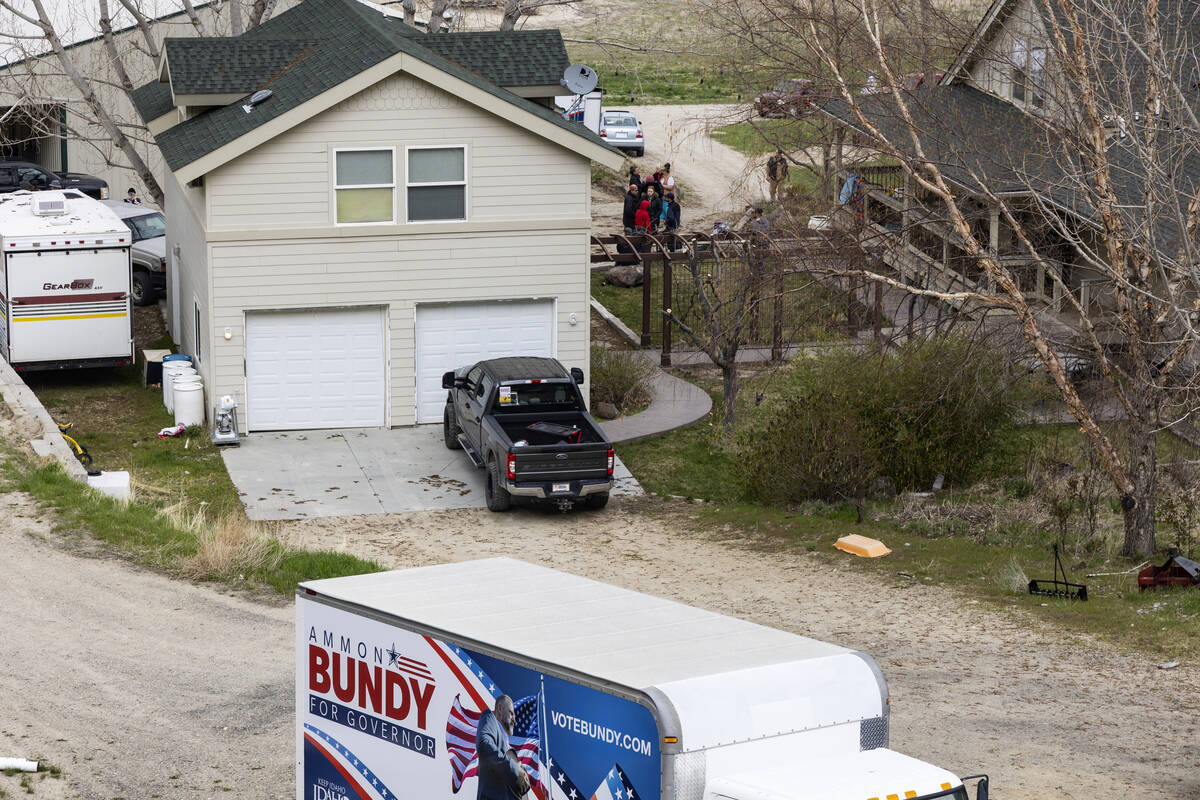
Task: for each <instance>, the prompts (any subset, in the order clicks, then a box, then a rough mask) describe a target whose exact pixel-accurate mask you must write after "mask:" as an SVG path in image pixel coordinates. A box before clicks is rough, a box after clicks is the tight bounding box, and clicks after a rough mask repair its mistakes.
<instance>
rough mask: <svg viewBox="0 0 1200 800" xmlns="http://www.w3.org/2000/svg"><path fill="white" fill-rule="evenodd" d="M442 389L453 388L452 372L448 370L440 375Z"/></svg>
mask: <svg viewBox="0 0 1200 800" xmlns="http://www.w3.org/2000/svg"><path fill="white" fill-rule="evenodd" d="M442 388H443V389H453V388H454V370H450V371H449V372H443V373H442Z"/></svg>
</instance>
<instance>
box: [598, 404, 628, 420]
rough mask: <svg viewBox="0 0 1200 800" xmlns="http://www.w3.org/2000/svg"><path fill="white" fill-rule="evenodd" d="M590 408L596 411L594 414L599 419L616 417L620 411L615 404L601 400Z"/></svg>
mask: <svg viewBox="0 0 1200 800" xmlns="http://www.w3.org/2000/svg"><path fill="white" fill-rule="evenodd" d="M592 410H593V411H595V412H596V416H597V417H599V418H600V419H616V418H617V417H619V416H620V415H621V412H619V411H617V407H616V406H614V405H613V404H612V403H605V402H603V401H601V402H599V403H596V407H595V408H594V409H592Z"/></svg>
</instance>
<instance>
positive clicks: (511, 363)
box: [442, 357, 614, 511]
mask: <svg viewBox="0 0 1200 800" xmlns="http://www.w3.org/2000/svg"><path fill="white" fill-rule="evenodd" d="M581 383H583V371H582V370H580V369H572V370H571V371H570V372H568V371H567V369H566V368H565V367H563V365H562V364H560V363H558V362H557V361H555V360H554V359H553V358H534V357H513V358H493V359H490V360H488V361H480V362H479V363H478V364H473V365H471V366H469V367H461V368H459V369H457V370H454V371H452V372H447V373H445V374H444V375H443V376H442V388H444V389H448V390H449V392H447V394H446V409H445V412H444V413H443V416H442V430H443V435H444V437H445V442H446V447H448V448H450V449H451V450H459V449H461V450H464V451H466V454H467V457H468V458H470V459H471V462H472V463H473V464H474V465H475V466H476V467H478V468H479V469H486V470H487V478H486V480H487V488H486V493H485V497H486V498H487V506H488V508H489V509H490V510H492V511H505V510H507V509H508V507H509V505H510V504H511V503H512V500H513V498H524V499H527V500H530V501H539V500H545V501H549V502H552V503H556V504H557V505H558V507H559V508H560V509H563V510H566V509H568V508H570V507H571V506H573V505H576V504H580V505H585V506H587V507H588V508H603V507H604V505H605V504H606V503H608V493H609V490H611V489H612V486H613V463H614V456H613V449H612V444H611V443H610V442H609V441H608V438H607V437H606V436H605V435H604V432H603V431H602V430H601V429H600V426H598V425H597V424H596V421H595V420H594V419H592V417H591V415H590V414H588V412H587V406H586V405H585V404H584V402H583V396H582V395H581V394H580V393H579V384H581Z"/></svg>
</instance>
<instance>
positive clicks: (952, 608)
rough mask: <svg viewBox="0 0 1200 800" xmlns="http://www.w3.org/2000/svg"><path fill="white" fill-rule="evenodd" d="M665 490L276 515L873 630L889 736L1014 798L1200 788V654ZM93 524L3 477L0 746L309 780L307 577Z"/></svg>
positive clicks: (257, 791) (124, 784) (725, 607)
mask: <svg viewBox="0 0 1200 800" xmlns="http://www.w3.org/2000/svg"><path fill="white" fill-rule="evenodd" d="M2 427H4V425H3V423H0V428H2ZM646 502H649V501H646ZM653 507H656V508H659V509H661V508H663V507H662V506H653ZM666 510H668V511H669V512H670V513H667V514H657V513H656V514H648V513H646V512H644V511H643V510H641V509H640V508H639V507H638V505H636V504H633V503H629V502H628V501H627V502H626V503H624V504H623V503H620V502H616V503H614V504H613V505H610V507H609V509H608V510H606V511H604V512H601V513H599V514H571V515H566V516H562V515H559V514H557V513H555V512H553V511H548V512H537V511H527V510H518V511H515V512H510V513H508V514H502V515H497V514H489V513H487V512H486V511H478V510H471V509H463V510H457V511H443V512H427V513H414V514H406V515H376V516H369V517H346V518H325V519H317V520H306V521H303V522H289V523H279V526H280V527H279V532H280V535H281V536H282V537H283V538H284V539H285V540H286V541H288V542H289V543H292V544H296V545H304V546H313V547H322V548H336V549H343V550H347V551H350V552H354V553H357V554H359V555H362V556H366V557H368V558H376V559H379V560H380V561H382V562H383V563H385V564H388V565H390V566H396V567H403V566H415V565H420V564H431V563H440V562H445V561H454V560H462V559H468V558H479V557H484V556H490V555H510V556H518V557H521V558H524V559H526V560H529V561H534V562H538V563H542V564H546V565H548V566H553V567H557V568H560V569H568V570H571V571H574V572H577V573H581V574H585V575H589V576H592V577H596V578H599V579H602V580H606V581H610V582H613V583H616V584H619V585H621V586H626V587H628V588H631V589H637V590H641V591H647V592H651V593H655V594H659V595H663V596H666V597H670V598H673V599H678V600H682V601H684V602H689V603H693V604H696V605H699V606H703V607H705V608H710V609H713V610H716V611H720V612H724V613H728V614H733V615H736V616H740V617H744V618H746V619H750V620H753V621H756V622H760V623H763V624H766V625H772V626H775V627H779V628H783V629H785V630H790V631H795V632H797V633H804V634H809V635H813V636H816V637H817V638H821V639H826V640H829V641H833V642H836V643H838V644H842V645H845V646H848V647H853V648H858V649H862V650H865V651H867V652H869V653H871V654H873V655H874V656H875V657H876V659H877V660H878V661H879V664H880V666H881V667H882V669H883V671H884V674H885V675H886V677H887V679H888V681H889V684H890V687H891V694H892V746H893V747H895V748H896V749H899V750H902V751H904V752H907V753H909V754H911V755H914V756H916V757H919V758H923V759H926V760H929V761H932V762H934V763H937V764H939V765H940V766H944V767H946V768H948V769H951V770H954V771H956V772H958V773H959V774H970V773H975V772H988V773H990V774H991V776H992V779H993V787H994V791H993V797H994V798H999V800H1011V799H1012V798H1025V799H1028V800H1037V799H1040V798H1048V799H1049V798H1054V799H1055V800H1067V799H1070V798H1079V799H1080V800H1083V798H1087V800H1110V799H1111V800H1117V799H1118V798H1127V797H1137V798H1139V800H1148V799H1151V798H1155V799H1156V798H1195V797H1198V796H1200V779H1198V778H1197V773H1196V770H1195V762H1196V752H1197V751H1196V745H1197V721H1196V716H1195V709H1196V708H1198V707H1200V669H1197V668H1196V666H1195V665H1194V664H1191V663H1185V664H1183V665H1182V666H1180V667H1178V668H1177V669H1173V670H1160V669H1158V668H1157V666H1156V659H1154V658H1151V657H1147V656H1143V655H1138V654H1126V653H1119V652H1115V651H1114V650H1113V649H1112V648H1110V647H1107V646H1105V645H1104V644H1102V643H1098V642H1095V641H1092V640H1090V639H1086V638H1082V637H1066V636H1063V635H1062V634H1061V633H1059V632H1057V631H1054V630H1049V629H1045V630H1044V629H1042V628H1041V627H1040V626H1039V624H1038V623H1037V621H1036V620H1029V619H1026V618H1024V617H1023V616H1022V615H1019V614H1017V613H1015V612H1014V613H1000V612H996V611H993V610H990V609H987V608H985V607H984V606H982V605H980V604H977V603H975V602H974V601H971V600H970V599H964V598H962V597H960V596H958V595H956V594H954V593H953V592H952V591H949V590H945V589H939V588H937V587H932V586H926V585H921V584H919V583H914V582H913V581H908V580H904V579H901V578H894V577H889V576H887V575H886V573H885V574H884V576H882V577H877V576H873V575H868V574H864V573H861V572H859V571H858V570H856V569H850V568H845V567H843V566H841V563H842V562H841V561H840V560H839V559H841V558H849V556H844V557H842V556H834V557H829V556H821V555H817V554H809V553H805V552H802V551H783V552H780V551H779V550H778V546H777V543H766V542H755V541H747V540H745V539H740V538H735V537H734V536H733V534H732V533H729V534H727V535H721V534H715V535H714V534H713V533H712V532H701V531H693V530H689V529H688V517H687V512H688V511H689V510H690V507H688V506H682V505H680V506H669V507H667V508H666ZM901 538H902V537H901ZM86 543H87V539H86V538H83V537H78V536H75V535H72V534H67V535H66V536H65V538H64V536H62V535H60V534H57V533H55V532H53V531H52V527H51V523H50V522H49V521H48V520H47V519H46V518H45V515H44V514H43V512H41V511H40V510H39V509H38V508H37V507H36V505H34V504H33V503H32V502H31V501H29V500H28V498H25V497H24V496H22V495H20V494H16V493H10V494H8V495H3V496H0V559H3V563H4V564H5V567H6V569H5V579H4V580H3V581H2V582H0V605H2V607H3V608H4V632H3V642H4V646H3V647H2V648H0V697H3V698H4V712H3V715H2V717H0V719H2V720H3V724H2V725H0V754H2V755H13V756H25V757H32V756H40V757H43V758H46V759H48V760H49V762H50V763H52V764H54V765H56V766H59V767H61V768H62V769H63V771H64V779H63V780H61V781H56V780H52V779H47V780H43V781H39V782H37V783H36V784H35V786H34V789H35V791H34V794H33V795H32V796H33V797H35V798H36V797H62V796H66V797H83V798H105V799H107V798H116V797H123V798H135V797H137V798H149V797H156V796H157V797H161V798H209V797H214V796H220V794H223V793H224V792H225V791H226V790H228V791H229V796H231V797H237V798H281V797H289V796H291V794H292V792H293V785H294V784H293V780H294V777H293V741H294V740H293V738H292V737H293V734H292V725H293V714H292V707H291V702H292V699H291V698H292V680H293V657H292V637H293V631H292V619H293V617H292V609H291V605H290V599H287V598H285V599H284V601H278V600H274V601H271V602H254V601H252V600H248V599H245V598H242V597H231V596H229V595H228V594H226V593H224V592H222V591H221V590H220V589H219V588H212V587H205V586H193V585H190V584H187V583H180V582H175V581H171V580H168V579H166V578H163V577H162V576H159V575H156V574H152V573H148V572H146V571H144V570H139V569H135V568H132V567H130V566H129V565H127V564H126V563H124V562H122V561H119V560H115V559H111V558H107V557H104V556H103V555H102V554H96V553H89V552H86V551H84V550H82V548H84V547H85V546H86ZM767 544H771V546H770V547H768V546H766V545H767ZM888 544H889V545H891V546H893V547H898V546H899V547H902V546H903V542H902V541H891V542H888ZM18 780H19V776H12V777H5V776H2V775H0V789H5V790H7V791H8V793H9V796H10V797H25V796H28V795H26V794H24V790H23V789H21V788H20V787H18V786H17V781H18Z"/></svg>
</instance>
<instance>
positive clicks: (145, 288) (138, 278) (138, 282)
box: [129, 272, 156, 306]
mask: <svg viewBox="0 0 1200 800" xmlns="http://www.w3.org/2000/svg"><path fill="white" fill-rule="evenodd" d="M154 295H155V291H154V283H153V282H152V281H151V280H150V273H148V272H135V273H133V283H132V284H130V287H129V296H130V297H132V298H133V304H134V305H135V306H148V305H150V304H151V303H153V302H154V301H155V299H156V298H155V296H154Z"/></svg>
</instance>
